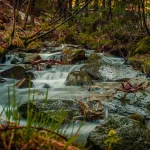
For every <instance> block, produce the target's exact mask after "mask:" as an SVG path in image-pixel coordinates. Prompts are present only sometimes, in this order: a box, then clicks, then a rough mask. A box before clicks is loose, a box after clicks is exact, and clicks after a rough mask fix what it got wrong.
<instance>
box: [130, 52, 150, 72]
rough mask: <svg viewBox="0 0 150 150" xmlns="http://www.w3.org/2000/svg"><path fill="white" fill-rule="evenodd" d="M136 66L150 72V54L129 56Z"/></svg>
mask: <svg viewBox="0 0 150 150" xmlns="http://www.w3.org/2000/svg"><path fill="white" fill-rule="evenodd" d="M129 60H130V61H131V63H132V65H133V67H134V68H136V69H138V70H140V71H142V72H143V73H145V74H150V54H145V55H139V54H137V55H135V56H132V57H130V58H129Z"/></svg>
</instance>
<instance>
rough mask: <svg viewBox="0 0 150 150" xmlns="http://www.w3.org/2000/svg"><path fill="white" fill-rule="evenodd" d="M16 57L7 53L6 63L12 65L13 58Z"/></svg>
mask: <svg viewBox="0 0 150 150" xmlns="http://www.w3.org/2000/svg"><path fill="white" fill-rule="evenodd" d="M14 57H15V55H6V61H5V64H6V65H10V64H11V60H12V59H13V58H14Z"/></svg>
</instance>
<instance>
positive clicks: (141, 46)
mask: <svg viewBox="0 0 150 150" xmlns="http://www.w3.org/2000/svg"><path fill="white" fill-rule="evenodd" d="M147 53H148V54H149V53H150V36H148V37H145V38H143V39H141V40H140V41H139V42H138V43H137V44H136V49H135V52H134V54H147Z"/></svg>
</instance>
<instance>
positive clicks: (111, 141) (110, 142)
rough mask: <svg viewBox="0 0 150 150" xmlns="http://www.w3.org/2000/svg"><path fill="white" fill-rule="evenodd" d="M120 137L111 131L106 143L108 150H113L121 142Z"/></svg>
mask: <svg viewBox="0 0 150 150" xmlns="http://www.w3.org/2000/svg"><path fill="white" fill-rule="evenodd" d="M119 140H120V139H119V137H118V135H117V133H116V131H115V130H110V131H109V133H108V136H107V139H106V140H105V141H104V143H105V145H106V150H113V146H114V145H115V144H116V143H117V142H118V141H119Z"/></svg>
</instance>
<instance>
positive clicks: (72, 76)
mask: <svg viewBox="0 0 150 150" xmlns="http://www.w3.org/2000/svg"><path fill="white" fill-rule="evenodd" d="M65 84H66V85H70V86H71V85H75V86H78V85H79V86H80V85H91V84H92V79H91V77H90V76H89V75H88V74H86V73H85V72H83V71H74V72H70V73H69V74H68V77H67V79H66V81H65Z"/></svg>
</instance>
